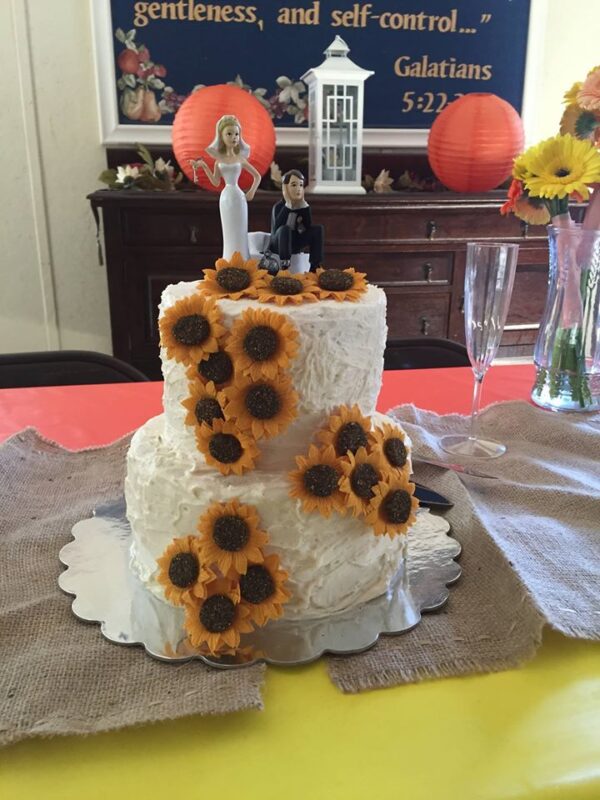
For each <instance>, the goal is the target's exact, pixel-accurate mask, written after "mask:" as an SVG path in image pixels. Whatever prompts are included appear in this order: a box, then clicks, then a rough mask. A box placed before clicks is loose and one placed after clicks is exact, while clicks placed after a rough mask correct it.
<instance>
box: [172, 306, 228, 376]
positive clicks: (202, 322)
mask: <svg viewBox="0 0 600 800" xmlns="http://www.w3.org/2000/svg"><path fill="white" fill-rule="evenodd" d="M158 327H159V330H160V344H161V346H162V347H164V348H166V350H167V355H168V356H169V358H174V359H175V360H176V361H180V362H182V363H184V364H191V363H193V362H194V361H200V359H202V358H204V357H205V356H206V355H208V354H209V353H214V352H216V351H217V350H218V349H219V339H220V338H221V337H222V336H224V335H225V333H226V329H225V328H224V327H223V325H222V324H221V314H220V312H219V309H218V308H217V305H216V303H215V302H214V301H213V300H211V299H210V298H207V297H203V296H202V295H201V294H193V295H191V296H190V297H183V298H182V299H181V300H178V301H177V302H176V303H175V304H174V305H172V306H171V307H170V308H168V309H167V310H166V311H165V313H164V314H163V315H162V317H161V318H160V319H159V321H158Z"/></svg>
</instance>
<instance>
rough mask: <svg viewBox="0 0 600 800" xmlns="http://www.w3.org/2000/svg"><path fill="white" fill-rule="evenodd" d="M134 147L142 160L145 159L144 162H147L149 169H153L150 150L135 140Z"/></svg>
mask: <svg viewBox="0 0 600 800" xmlns="http://www.w3.org/2000/svg"><path fill="white" fill-rule="evenodd" d="M135 149H136V150H137V152H138V153H139V154H140V157H141V159H142V161H145V163H146V164H148V166H149V167H150V169H151V170H152V169H154V159H153V158H152V156H151V155H150V151H149V150H148V148H147V147H146V145H145V144H141V143H139V142H136V145H135Z"/></svg>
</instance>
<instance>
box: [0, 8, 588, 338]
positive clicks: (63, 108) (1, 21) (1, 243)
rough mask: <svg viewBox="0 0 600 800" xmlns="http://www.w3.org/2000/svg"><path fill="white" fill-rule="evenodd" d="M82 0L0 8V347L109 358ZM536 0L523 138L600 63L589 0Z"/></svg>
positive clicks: (91, 76)
mask: <svg viewBox="0 0 600 800" xmlns="http://www.w3.org/2000/svg"><path fill="white" fill-rule="evenodd" d="M89 2H94V0H89ZM89 2H88V0H51V2H50V1H49V0H1V1H0V67H1V74H2V116H1V121H0V158H1V160H2V168H1V172H0V174H2V195H1V201H2V209H3V211H2V214H1V215H0V275H1V276H2V282H3V291H2V292H1V293H0V352H14V351H22V350H44V349H54V348H73V349H91V350H100V351H103V352H111V341H110V325H109V312H108V298H107V288H106V275H105V271H104V268H102V267H100V266H99V265H98V261H97V255H96V245H95V226H94V223H93V218H92V215H91V213H90V210H89V204H88V202H87V201H86V200H85V196H86V194H87V193H89V192H90V191H93V190H94V189H95V188H99V184H98V181H97V176H98V174H99V173H100V172H101V170H102V169H103V168H104V153H103V149H102V147H101V145H100V144H99V133H98V131H99V124H98V115H97V104H96V83H95V73H94V63H93V56H92V41H91V26H90V10H89V9H90V5H89ZM538 2H544V0H538ZM545 4H546V6H547V15H546V20H545V30H544V31H543V32H538V33H537V36H536V42H537V46H539V47H540V53H539V62H540V64H541V69H540V73H539V79H538V81H537V92H538V95H537V97H536V100H537V107H536V113H535V117H534V121H533V124H532V125H531V128H530V130H529V131H528V140H529V141H530V142H535V141H537V140H538V139H540V138H544V137H547V136H551V135H553V134H554V133H555V132H556V130H557V127H558V121H559V119H560V114H561V100H562V95H563V93H564V91H565V90H566V89H567V88H569V87H570V86H571V84H572V83H573V82H574V81H576V80H578V79H581V78H582V77H583V76H584V75H585V73H586V72H587V71H588V70H589V69H590V68H591V67H592V66H594V65H595V64H596V63H598V62H599V61H600V58H599V56H598V55H597V54H598V42H599V41H600V19H599V15H598V14H597V13H596V12H597V9H598V4H597V0H569V2H568V3H567V2H566V0H547V2H546V3H545ZM566 8H568V13H565V9H566Z"/></svg>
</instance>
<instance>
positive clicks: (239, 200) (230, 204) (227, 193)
mask: <svg viewBox="0 0 600 800" xmlns="http://www.w3.org/2000/svg"><path fill="white" fill-rule="evenodd" d="M219 170H220V171H221V175H222V176H223V180H224V181H225V188H224V189H223V191H222V192H221V196H220V198H219V212H220V214H221V228H222V230H223V258H226V259H227V260H228V261H229V259H230V258H231V256H232V255H233V254H234V253H235V252H236V251H237V252H238V253H241V254H242V256H243V257H244V259H248V258H249V252H248V203H247V201H246V195H245V194H244V192H243V191H242V190H241V189H240V187H239V186H238V180H239V177H240V175H241V172H242V165H241V164H239V163H238V164H225V163H223V162H222V161H220V162H219Z"/></svg>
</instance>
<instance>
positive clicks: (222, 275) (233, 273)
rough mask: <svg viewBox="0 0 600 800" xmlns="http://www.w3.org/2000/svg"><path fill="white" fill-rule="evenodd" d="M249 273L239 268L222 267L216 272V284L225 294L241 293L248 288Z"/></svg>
mask: <svg viewBox="0 0 600 800" xmlns="http://www.w3.org/2000/svg"><path fill="white" fill-rule="evenodd" d="M250 280H251V279H250V273H249V272H248V270H246V269H240V268H239V267H224V268H223V269H220V270H219V271H218V272H217V283H218V284H219V286H220V287H221V289H225V291H226V292H241V291H243V290H244V289H247V288H248V287H249V286H250Z"/></svg>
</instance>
